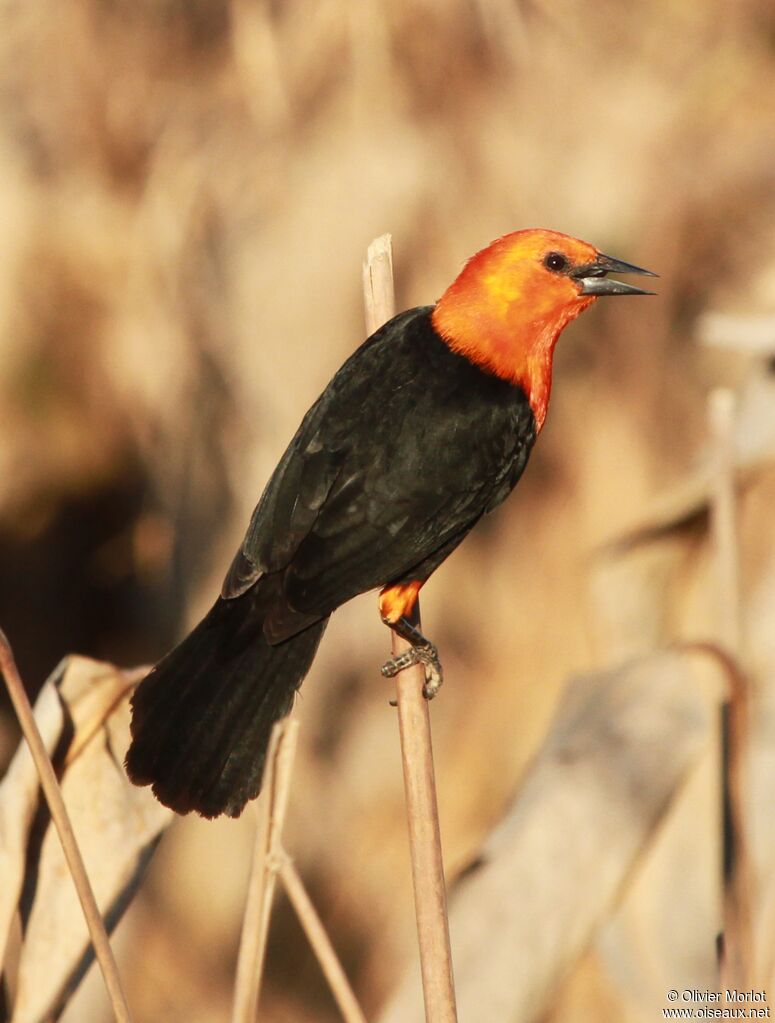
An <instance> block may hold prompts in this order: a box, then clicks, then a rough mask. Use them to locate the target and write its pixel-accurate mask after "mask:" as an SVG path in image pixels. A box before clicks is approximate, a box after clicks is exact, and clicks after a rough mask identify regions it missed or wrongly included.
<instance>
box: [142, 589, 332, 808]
mask: <svg viewBox="0 0 775 1023" xmlns="http://www.w3.org/2000/svg"><path fill="white" fill-rule="evenodd" d="M269 581H270V580H269V579H267V580H259V582H258V583H257V584H256V585H255V586H254V587H252V588H251V589H250V590H248V591H247V592H246V593H244V594H243V595H242V596H240V597H235V598H232V599H229V600H223V599H220V598H219V599H218V600H217V601H216V603H215V604H214V606H213V607H212V608H211V610H210V611H209V613H208V614H207V615H206V617H205V618H203V619H202V621H201V622H200V623H199V625H197V627H196V628H195V629H194V631H193V632H192V633H190V635H188V636H187V637H186V638H185V639H184V640H183V642H182V643H180V645H179V646H177V647H175V649H174V650H173V651H172V652H171V653H169V654H167V656H166V657H165V658H164V659H163V660H162V661H160V662H159V663H158V664H157V665H156V667H155V668H154V669H153V671H151V673H150V674H149V675H148V676H147V677H146V678H145V679H143V681H142V682H141V683H140V685H139V686H138V688H137V690H136V692H135V694H134V696H133V698H132V711H133V714H132V745H131V746H130V747H129V752H128V753H127V758H126V768H127V772H128V774H129V777H130V778H131V779H132V781H133V782H134V783H135V784H136V785H152V786H153V791H154V793H155V794H156V796H157V797H158V798H159V799H160V800H161V802H162V803H165V804H166V805H167V806H170V807H172V809H173V810H176V811H177V812H178V813H188V812H189V811H190V810H197V811H198V812H199V813H201V814H202V815H203V816H205V817H217V816H218V815H219V814H222V813H228V814H230V815H231V816H232V817H237V816H238V815H239V814H240V813H241V811H242V808H243V807H244V805H245V803H246V802H247V801H248V800H249V799H253V798H254V797H255V796H257V795H258V792H259V789H260V788H261V775H262V771H263V767H264V759H265V757H266V748H267V745H268V743H269V736H270V734H271V731H272V726H273V725H274V723H275V721H277V720H279V719H280V718H282V717H284V716H285V715H286V714H287V713H288V711H289V710H290V709H291V707H292V705H293V698H294V694H295V693H296V690H297V689H298V688H299V686H300V685H301V683H302V681H303V679H304V676H305V675H306V674H307V672H308V671H309V668H310V665H311V664H312V659H313V657H314V656H315V651H316V650H317V647H318V643H319V642H320V637H321V636H322V635H323V632H324V630H325V627H326V625H327V623H328V619H323V620H322V621H319V622H316V623H315V624H314V625H311V626H310V627H309V628H307V629H305V630H304V631H303V632H300V633H299V634H298V635H296V636H293V637H292V638H291V639H288V640H285V641H284V642H283V643H279V644H277V645H276V646H272V645H270V644H269V643H268V642H267V641H266V638H265V637H264V633H263V622H264V617H265V615H266V613H267V612H268V610H269V607H270V604H271V602H272V601H273V599H274V597H275V594H274V593H273V592H272V590H273V589H274V587H272V590H270V589H269V588H268V587H266V586H264V585H263V583H264V582H267V583H268V582H269Z"/></svg>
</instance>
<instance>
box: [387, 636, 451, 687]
mask: <svg viewBox="0 0 775 1023" xmlns="http://www.w3.org/2000/svg"><path fill="white" fill-rule="evenodd" d="M413 664H422V666H423V668H424V669H425V684H424V685H423V687H422V694H423V696H424V697H425V699H426V700H432V699H433V697H434V696H435V695H436V693H438V691H439V689H441V686H442V683H443V682H444V672H443V670H442V667H441V661H440V660H439V652H438V650H437V649H436V647H435V646H434V645H433V643H421V644H417V645H416V646H410V647H409V649H408V650H404V651H402V653H400V654H395V655H394V656H393V657H391V658H390V660H389V661H386V662H385V663H384V664H383V665H382V668H381V671H382V674H383V675H384V676H385V678H394V677H395V676H396V675H397V674H398V673H399V671H403V670H404V669H405V668H410V667H411V666H412V665H413Z"/></svg>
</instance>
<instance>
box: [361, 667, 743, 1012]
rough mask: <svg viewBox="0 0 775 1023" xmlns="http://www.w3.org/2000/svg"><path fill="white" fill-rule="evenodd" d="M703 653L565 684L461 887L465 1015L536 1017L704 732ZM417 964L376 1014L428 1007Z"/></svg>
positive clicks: (459, 958)
mask: <svg viewBox="0 0 775 1023" xmlns="http://www.w3.org/2000/svg"><path fill="white" fill-rule="evenodd" d="M706 673H710V674H712V675H714V683H715V684H717V685H718V686H719V687H720V686H721V684H722V683H723V678H722V674H721V670H720V668H717V667H715V665H714V664H713V662H711V661H710V660H709V659H708V658H705V657H703V656H702V655H699V654H689V653H663V654H656V655H652V656H650V657H647V658H644V659H642V660H639V661H635V662H633V663H631V664H628V665H626V666H625V667H623V668H619V669H616V670H614V671H607V672H601V673H597V674H590V675H584V676H581V677H579V678H577V679H575V680H574V681H573V682H572V683H571V685H570V686H569V688H568V690H567V693H566V696H565V699H564V701H563V703H562V704H561V706H560V708H559V710H558V712H557V715H556V718H555V721H554V724H553V726H552V728H551V730H550V732H549V735H548V737H547V739H546V741H545V743H544V745H543V747H542V749H541V750H540V752H539V754H538V756H537V758H536V760H535V762H534V764H533V766H532V768H531V770H530V771H529V773H528V775H527V777H526V778H525V781H524V782H523V784H522V786H521V788H520V790H519V792H518V794H517V797H516V799H515V801H514V803H513V804H512V806H511V807H510V808H509V810H508V811H507V813H506V816H505V817H504V818H503V820H502V821H501V823H500V824H499V825H498V826H497V827H496V828H495V830H494V831H493V832H492V834H491V835H490V837H489V838H488V840H487V842H486V843H485V845H484V847H483V849H482V852H481V855H480V857H479V859H478V860H477V862H476V864H475V865H474V867H472V868H471V869H470V870H469V872H468V873H467V874H466V875H464V876H463V878H462V880H461V881H460V883H459V884H458V885H457V886H456V887H455V889H454V891H453V895H452V898H451V901H450V928H451V932H452V949H453V957H454V963H455V980H456V987H457V994H458V1006H459V1012H460V1018H461V1019H493V1020H496V1019H497V1020H503V1021H504V1023H506V1021H509V1020H519V1021H520V1023H529V1021H530V1020H535V1019H538V1018H539V1017H540V1016H541V1015H542V1013H543V1012H545V1011H546V1008H547V1006H548V1004H549V1002H550V1000H551V997H552V994H553V992H554V991H555V989H556V987H557V984H558V982H559V981H560V979H561V978H562V976H563V975H564V973H565V972H566V971H567V969H568V968H569V967H570V966H571V965H572V964H573V962H574V961H576V960H577V959H578V957H579V956H580V955H581V953H582V952H583V951H584V949H585V948H586V947H587V946H588V944H589V942H590V940H591V939H592V937H593V935H594V933H595V931H596V929H597V927H598V925H599V924H600V923H601V922H602V921H603V920H605V918H606V917H607V916H608V915H609V914H610V912H611V910H612V908H613V907H614V905H615V904H616V902H617V900H618V897H619V895H620V893H621V890H622V886H623V885H624V883H625V882H626V880H627V878H628V876H629V874H630V871H631V870H632V868H633V865H634V864H635V863H636V861H637V860H638V857H639V856H641V855H642V854H643V852H644V850H645V849H647V848H648V846H649V843H650V841H651V838H652V836H653V834H654V831H655V829H656V827H657V825H658V824H659V822H660V820H661V819H662V817H663V815H664V813H665V810H666V808H667V807H668V806H669V804H670V800H671V799H672V797H673V796H674V794H675V793H676V791H677V790H678V788H679V787H680V785H681V784H682V782H683V781H684V779H685V778H686V776H687V773H688V772H689V770H690V768H691V767H692V766H693V765H694V763H695V762H696V761H697V759H698V757H699V755H700V753H701V752H702V750H703V749H704V748H705V747H706V745H707V742H708V739H709V736H710V723H709V722H710V717H709V706H708V704H709V701H708V699H707V691H706V690H704V688H702V687H701V686H700V685H699V684H698V681H699V680H700V678H702V682H703V683H705V682H706V681H707V680H706V679H705V677H704V676H705V675H706ZM421 1005H422V997H421V994H420V987H419V976H418V975H417V972H416V971H414V970H413V971H412V975H411V976H410V977H408V978H407V979H406V981H405V983H404V984H403V985H402V986H401V988H400V989H399V991H398V993H397V995H396V996H395V997H394V998H393V999H392V1000H391V1002H390V1004H389V1006H388V1008H387V1009H386V1011H385V1012H384V1013H383V1014H382V1016H381V1017H380V1023H399V1021H400V1023H414V1021H415V1020H417V1021H418V1023H419V1020H420V1019H421V1018H422V1017H421V1015H420V1013H421V1009H420V1006H421Z"/></svg>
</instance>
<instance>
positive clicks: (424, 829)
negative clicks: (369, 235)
mask: <svg viewBox="0 0 775 1023" xmlns="http://www.w3.org/2000/svg"><path fill="white" fill-rule="evenodd" d="M363 286H364V300H365V306H366V326H367V329H368V333H369V334H372V333H373V332H374V331H375V330H377V329H378V328H379V327H380V326H381V325H382V324H383V323H385V322H386V321H387V320H388V319H390V317H391V316H393V315H394V313H395V301H394V295H393V256H392V247H391V238H390V235H382V236H381V237H379V238H376V239H375V240H374V241H373V242H372V243H371V245H370V246H369V249H368V254H367V257H366V262H365V264H364V267H363ZM413 624H414V625H415V626H416V627H417V628H418V629H419V628H420V607H419V602H418V604H417V605H416V607H415V615H414V620H413ZM408 647H409V644H408V643H407V642H406V640H403V639H401V638H400V637H399V636H397V635H396V634H395V632H394V633H393V642H392V649H393V654H394V655H395V654H399V653H401V652H403V651H404V650H406V649H408ZM424 683H425V672H424V669H423V667H422V665H420V664H415V665H412V667H410V668H406V669H405V670H404V671H401V672H399V674H398V675H397V676H396V693H397V705H398V724H399V731H400V735H401V758H402V761H403V768H404V790H405V793H406V810H407V818H408V823H409V847H410V853H411V858H412V878H413V881H414V905H415V915H416V918H417V935H418V939H419V944H420V967H421V971H422V983H423V997H424V999H425V1018H426V1020H427V1023H456V1020H457V1009H456V1006H455V985H454V980H453V975H452V953H451V950H450V942H449V921H448V919H447V893H446V885H445V882H444V865H443V862H442V854H441V834H440V831H439V812H438V806H437V802H436V780H435V775H434V769H433V750H432V747H431V727H430V716H429V714H428V701H427V700H426V699H425V697H424V696H423V694H422V690H423V685H424Z"/></svg>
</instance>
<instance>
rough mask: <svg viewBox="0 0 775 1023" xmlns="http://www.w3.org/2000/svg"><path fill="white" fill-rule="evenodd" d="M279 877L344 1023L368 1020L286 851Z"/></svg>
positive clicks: (363, 1022)
mask: <svg viewBox="0 0 775 1023" xmlns="http://www.w3.org/2000/svg"><path fill="white" fill-rule="evenodd" d="M280 878H281V880H282V882H283V885H284V886H285V891H286V892H287V894H288V898H289V900H290V903H291V905H292V906H293V908H294V909H295V910H296V915H297V916H298V918H299V921H300V922H301V925H302V927H303V928H304V932H305V934H306V935H307V938H308V939H309V943H310V945H311V946H312V950H313V951H314V953H315V956H316V957H317V960H318V962H319V963H320V966H321V969H322V970H323V973H324V975H325V978H326V980H327V981H328V986H329V987H330V989H331V994H332V995H333V996H334V999H335V1001H336V1004H337V1005H338V1006H339V1011H340V1012H341V1014H342V1018H343V1019H344V1020H345V1023H366V1017H365V1016H364V1015H363V1011H362V1009H361V1007H360V1005H358V1002H357V999H356V997H355V994H354V993H353V989H352V988H351V987H350V982H349V981H348V979H347V976H346V974H345V972H344V970H343V969H342V964H341V963H340V962H339V959H338V958H337V955H336V952H335V951H334V946H333V945H332V944H331V939H330V938H329V937H328V935H327V934H326V931H325V928H324V927H323V924H322V923H321V920H320V917H319V916H318V914H317V910H316V909H315V907H314V906H313V905H312V900H311V899H310V897H309V895H308V894H307V890H306V888H305V887H304V884H303V882H302V880H301V878H300V877H299V872H298V871H297V870H296V867H295V866H294V863H293V860H291V859H290V857H288V856H286V855H283V856H282V858H281V860H280Z"/></svg>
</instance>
